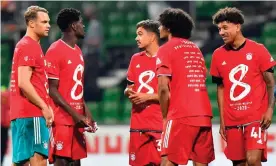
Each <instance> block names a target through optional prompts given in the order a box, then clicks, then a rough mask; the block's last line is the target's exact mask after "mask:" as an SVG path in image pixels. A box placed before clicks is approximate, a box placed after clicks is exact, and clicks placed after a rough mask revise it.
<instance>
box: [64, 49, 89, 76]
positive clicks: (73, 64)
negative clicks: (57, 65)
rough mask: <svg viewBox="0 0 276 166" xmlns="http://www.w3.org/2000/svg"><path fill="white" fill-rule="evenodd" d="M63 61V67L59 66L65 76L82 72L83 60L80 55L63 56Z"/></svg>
mask: <svg viewBox="0 0 276 166" xmlns="http://www.w3.org/2000/svg"><path fill="white" fill-rule="evenodd" d="M64 57H65V58H64V59H63V63H62V64H63V65H62V66H61V69H60V70H61V71H62V72H65V73H67V74H70V73H72V72H75V71H76V70H82V71H83V70H84V59H83V56H82V54H80V53H75V54H70V55H65V56H64Z"/></svg>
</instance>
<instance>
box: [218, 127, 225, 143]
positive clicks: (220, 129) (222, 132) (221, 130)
mask: <svg viewBox="0 0 276 166" xmlns="http://www.w3.org/2000/svg"><path fill="white" fill-rule="evenodd" d="M219 134H220V136H221V137H222V139H223V140H224V141H226V131H225V125H224V124H223V123H220V128H219Z"/></svg>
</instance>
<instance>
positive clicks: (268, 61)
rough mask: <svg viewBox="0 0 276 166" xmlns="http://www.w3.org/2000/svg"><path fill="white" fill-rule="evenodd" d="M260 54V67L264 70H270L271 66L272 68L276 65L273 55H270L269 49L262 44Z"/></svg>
mask: <svg viewBox="0 0 276 166" xmlns="http://www.w3.org/2000/svg"><path fill="white" fill-rule="evenodd" d="M258 55H259V60H258V62H259V67H260V70H261V71H262V72H264V71H266V70H268V69H269V68H272V67H274V66H275V65H276V61H275V60H274V59H273V57H272V56H271V55H270V53H269V52H268V50H267V49H266V48H265V46H264V45H261V46H260V47H259V50H258Z"/></svg>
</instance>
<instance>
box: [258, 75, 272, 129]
mask: <svg viewBox="0 0 276 166" xmlns="http://www.w3.org/2000/svg"><path fill="white" fill-rule="evenodd" d="M263 77H264V80H265V83H266V88H267V92H268V109H267V111H266V113H265V114H264V115H263V117H262V120H261V127H262V128H263V129H267V128H269V126H270V124H271V121H272V116H273V109H274V106H275V97H274V86H275V80H274V75H273V73H272V72H269V71H266V72H264V73H263Z"/></svg>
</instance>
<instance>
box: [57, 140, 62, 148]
mask: <svg viewBox="0 0 276 166" xmlns="http://www.w3.org/2000/svg"><path fill="white" fill-rule="evenodd" d="M56 149H57V150H62V149H63V142H61V141H57V144H56Z"/></svg>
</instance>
